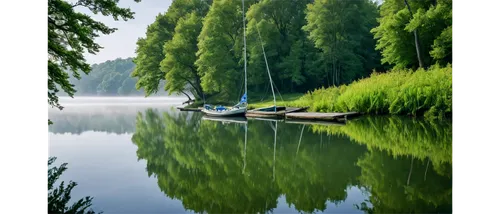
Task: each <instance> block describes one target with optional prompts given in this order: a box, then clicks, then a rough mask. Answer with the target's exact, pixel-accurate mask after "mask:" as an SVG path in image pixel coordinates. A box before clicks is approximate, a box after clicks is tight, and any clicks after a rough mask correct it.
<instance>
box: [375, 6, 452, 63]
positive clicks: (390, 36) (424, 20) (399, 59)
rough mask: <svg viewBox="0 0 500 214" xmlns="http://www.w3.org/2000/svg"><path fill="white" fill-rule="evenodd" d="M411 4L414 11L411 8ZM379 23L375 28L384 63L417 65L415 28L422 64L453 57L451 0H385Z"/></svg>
mask: <svg viewBox="0 0 500 214" xmlns="http://www.w3.org/2000/svg"><path fill="white" fill-rule="evenodd" d="M405 1H406V2H407V3H408V6H410V8H411V11H412V13H413V14H411V13H410V11H409V10H408V6H407V5H406V4H405ZM380 16H381V18H380V19H379V25H378V26H377V27H375V28H374V29H373V30H372V32H373V33H374V35H375V39H377V49H378V50H381V52H382V63H387V64H390V65H393V66H394V68H417V67H419V60H418V56H417V51H416V50H415V41H416V40H415V37H414V35H412V34H413V32H415V30H417V29H418V44H419V45H418V47H419V50H420V51H419V52H420V55H421V56H420V59H421V61H422V64H423V67H428V66H430V65H433V64H436V63H439V64H440V65H446V64H447V63H451V61H452V46H451V44H452V1H451V0H422V1H414V0H413V1H411V0H386V1H384V2H383V3H382V5H381V7H380Z"/></svg>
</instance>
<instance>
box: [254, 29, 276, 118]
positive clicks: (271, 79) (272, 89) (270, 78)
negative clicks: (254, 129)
mask: <svg viewBox="0 0 500 214" xmlns="http://www.w3.org/2000/svg"><path fill="white" fill-rule="evenodd" d="M256 28H257V33H259V39H260V46H262V53H264V61H265V62H266V69H267V74H268V75H269V82H270V83H271V91H272V92H273V99H274V112H276V95H274V87H273V78H272V77H271V72H270V71H269V65H268V64H267V57H266V51H265V50H264V44H263V43H262V37H261V36H260V30H259V28H258V27H256Z"/></svg>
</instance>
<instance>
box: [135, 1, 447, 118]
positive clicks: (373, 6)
mask: <svg viewBox="0 0 500 214" xmlns="http://www.w3.org/2000/svg"><path fill="white" fill-rule="evenodd" d="M244 5H245V7H244V11H243V10H242V2H241V1H233V0H175V1H173V3H172V5H171V6H170V7H169V9H168V10H167V11H166V12H164V13H160V14H158V15H157V16H156V20H155V21H154V22H153V23H152V24H150V25H149V26H148V28H147V32H146V36H145V37H144V38H139V39H138V41H137V48H136V53H137V57H135V58H134V62H135V63H136V65H137V66H136V67H135V69H134V71H133V72H132V76H133V77H136V78H138V81H137V84H136V87H137V88H140V89H143V90H144V92H145V93H146V95H151V94H155V93H157V92H158V91H163V90H165V91H168V92H169V93H176V92H177V93H179V92H180V93H189V94H193V96H194V97H195V98H196V99H199V100H202V99H212V100H218V101H221V100H234V99H238V97H239V96H241V94H242V91H243V86H244V57H245V55H244V53H245V51H244V49H243V47H244V46H243V39H244V38H243V20H242V19H243V13H245V20H244V21H245V25H246V39H247V40H246V42H247V50H246V57H247V60H248V71H247V72H248V75H247V77H248V91H249V92H248V93H249V97H250V100H249V102H250V103H252V100H251V97H252V94H269V93H270V85H271V84H270V81H269V78H268V76H267V73H266V65H265V58H264V55H263V54H264V53H263V50H262V49H261V44H262V45H263V46H264V47H265V54H266V57H267V62H268V64H269V70H270V73H271V76H272V79H273V85H274V86H275V90H277V91H278V92H280V93H282V94H287V93H305V92H308V91H313V90H314V89H319V88H329V87H331V88H338V87H341V86H342V85H349V84H350V83H352V82H355V81H357V80H360V79H363V78H365V79H369V78H370V76H372V74H373V73H387V72H389V73H390V72H400V73H401V72H406V73H412V72H414V71H416V70H423V72H428V73H429V75H428V76H433V75H434V73H438V72H439V70H441V69H445V71H444V72H447V73H449V74H450V75H445V77H446V78H447V79H445V80H443V81H449V82H450V84H449V86H448V85H447V87H449V89H450V91H451V62H452V47H451V44H452V10H451V9H452V1H451V0H419V1H416V0H385V1H383V2H382V3H379V2H376V1H371V0H355V1H345V0H316V1H313V0H287V1H284V0H247V1H245V3H244ZM447 68H448V69H447ZM434 70H437V71H438V72H434ZM408 76H409V75H408ZM436 76H439V75H436ZM441 76H442V75H441ZM400 80H401V81H405V79H400ZM161 81H165V82H166V84H165V86H164V88H161V86H160V82H161ZM374 83H375V84H374V85H377V84H378V83H379V82H377V81H374ZM415 83H418V81H415ZM416 86H417V85H409V86H407V87H406V89H411V88H415V87H416ZM431 90H433V91H438V90H437V89H436V88H431ZM424 91H425V90H424ZM384 93H385V92H384V91H382V94H384ZM418 93H421V92H416V93H413V94H411V96H415V95H416V94H418ZM353 94H354V93H353ZM396 94H397V93H396ZM429 95H430V96H431V97H438V96H440V95H436V94H433V93H430V94H427V96H429ZM362 97H365V98H363V99H365V100H363V102H365V103H370V102H373V100H376V99H378V100H379V98H378V97H375V98H372V97H370V96H362ZM382 98H383V97H382ZM444 99H445V100H444V101H443V102H445V104H444V105H447V104H450V105H451V96H449V97H446V96H445V98H444ZM430 100H438V98H432V99H430ZM332 102H333V101H332ZM436 102H437V101H435V102H430V103H427V106H426V107H423V108H419V109H416V108H415V107H414V106H413V107H410V106H409V105H410V104H408V105H406V104H404V105H403V106H407V107H405V108H404V109H400V110H399V112H398V111H391V113H392V112H398V113H397V114H403V113H408V112H410V114H419V113H423V112H426V111H428V110H430V108H432V106H435V105H438V107H436V108H434V110H432V111H431V112H438V113H439V114H445V113H448V112H449V111H451V110H448V109H446V108H443V107H442V106H443V104H442V103H441V104H439V103H436ZM368 108H370V107H368ZM436 109H437V110H436ZM351 110H359V111H361V110H362V109H351ZM381 112H390V111H389V107H384V109H383V110H382V111H381Z"/></svg>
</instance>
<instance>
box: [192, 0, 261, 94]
mask: <svg viewBox="0 0 500 214" xmlns="http://www.w3.org/2000/svg"><path fill="white" fill-rule="evenodd" d="M251 3H252V1H246V2H245V7H247V8H248V7H249V5H251ZM241 6H242V5H241V2H240V1H233V0H215V1H214V2H213V3H212V6H211V7H210V10H209V11H208V13H207V15H206V16H205V18H204V19H203V28H202V30H201V32H200V35H199V37H198V49H199V50H198V52H197V53H196V55H197V57H198V58H197V60H196V62H195V65H196V66H197V67H198V72H199V74H200V75H201V86H202V88H203V90H204V91H206V92H207V93H211V94H217V95H218V98H219V99H221V100H229V99H237V97H238V98H239V95H238V92H239V91H242V90H239V89H242V86H243V77H244V72H243V57H242V56H243V22H242V18H243V15H242V8H241Z"/></svg>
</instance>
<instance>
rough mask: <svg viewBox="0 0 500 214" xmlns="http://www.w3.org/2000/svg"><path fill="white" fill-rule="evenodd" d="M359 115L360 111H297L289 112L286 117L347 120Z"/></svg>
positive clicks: (335, 120)
mask: <svg viewBox="0 0 500 214" xmlns="http://www.w3.org/2000/svg"><path fill="white" fill-rule="evenodd" d="M357 115H359V113H357V112H347V113H319V112H297V113H287V114H286V118H287V119H288V118H290V119H298V120H319V121H334V122H342V121H346V120H347V119H348V118H351V117H355V116H357Z"/></svg>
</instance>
